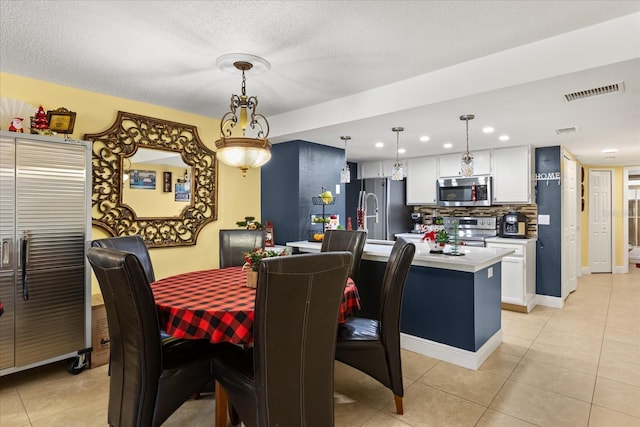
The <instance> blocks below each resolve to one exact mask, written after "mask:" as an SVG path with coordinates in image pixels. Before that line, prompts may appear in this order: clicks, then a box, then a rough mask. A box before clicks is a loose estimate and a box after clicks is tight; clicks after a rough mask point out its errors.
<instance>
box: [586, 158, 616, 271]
mask: <svg viewBox="0 0 640 427" xmlns="http://www.w3.org/2000/svg"><path fill="white" fill-rule="evenodd" d="M583 167H584V211H583V212H582V214H581V226H582V266H583V267H589V170H591V169H594V170H607V171H611V210H612V216H611V221H612V222H611V231H612V238H613V239H615V242H616V247H615V251H614V253H613V259H612V262H613V265H612V268H613V269H615V268H616V267H622V266H623V262H624V259H623V258H624V253H623V249H624V248H623V247H622V243H623V241H624V238H623V235H622V232H623V226H624V221H626V220H627V218H626V216H624V212H625V209H624V206H622V204H623V202H624V191H625V189H624V188H623V186H622V184H623V182H624V181H623V178H624V175H623V174H624V168H623V167H613V166H595V165H591V166H583Z"/></svg>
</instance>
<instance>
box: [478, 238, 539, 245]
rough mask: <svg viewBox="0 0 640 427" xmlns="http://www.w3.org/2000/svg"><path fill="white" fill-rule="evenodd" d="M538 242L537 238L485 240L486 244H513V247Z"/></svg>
mask: <svg viewBox="0 0 640 427" xmlns="http://www.w3.org/2000/svg"><path fill="white" fill-rule="evenodd" d="M536 240H538V239H537V238H535V237H527V238H525V239H519V238H515V237H487V238H486V239H484V241H485V242H492V243H493V242H495V243H511V244H513V245H524V244H526V243H528V242H531V241H533V242H535V241H536Z"/></svg>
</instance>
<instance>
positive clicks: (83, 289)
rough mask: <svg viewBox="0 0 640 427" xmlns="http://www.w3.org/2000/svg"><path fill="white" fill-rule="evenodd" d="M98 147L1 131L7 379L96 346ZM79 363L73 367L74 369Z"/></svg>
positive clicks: (2, 330) (1, 333) (2, 354)
mask: <svg viewBox="0 0 640 427" xmlns="http://www.w3.org/2000/svg"><path fill="white" fill-rule="evenodd" d="M90 237H91V147H90V144H89V143H87V142H83V141H66V140H64V139H62V138H60V137H43V136H36V135H29V134H24V135H23V134H19V133H14V132H5V131H2V132H1V133H0V242H1V247H0V300H1V301H2V304H3V306H4V314H3V315H2V316H0V376H2V375H5V374H11V373H13V372H16V371H20V370H24V369H27V368H31V367H34V366H38V365H42V364H45V363H50V362H54V361H57V360H64V359H71V363H70V365H69V366H70V367H69V368H68V369H69V372H72V369H73V373H77V371H76V369H79V370H81V369H83V368H84V366H86V365H83V364H82V363H78V364H75V362H74V360H75V359H77V362H80V361H81V359H82V361H84V359H85V356H84V355H85V353H86V352H87V351H88V350H89V347H90V346H91V295H90V294H91V277H90V271H89V268H88V264H87V262H86V258H85V249H86V246H87V242H88V240H89V239H90ZM72 364H73V367H71V366H72Z"/></svg>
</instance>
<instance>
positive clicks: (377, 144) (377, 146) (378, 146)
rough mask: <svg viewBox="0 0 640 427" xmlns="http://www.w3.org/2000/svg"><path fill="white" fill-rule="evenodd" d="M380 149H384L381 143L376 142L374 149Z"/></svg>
mask: <svg viewBox="0 0 640 427" xmlns="http://www.w3.org/2000/svg"><path fill="white" fill-rule="evenodd" d="M382 147H384V143H383V142H376V148H382Z"/></svg>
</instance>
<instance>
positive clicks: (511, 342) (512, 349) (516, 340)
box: [498, 333, 533, 358]
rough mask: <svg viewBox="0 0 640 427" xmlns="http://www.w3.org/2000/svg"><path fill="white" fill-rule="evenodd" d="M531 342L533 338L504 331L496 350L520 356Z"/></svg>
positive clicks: (522, 355)
mask: <svg viewBox="0 0 640 427" xmlns="http://www.w3.org/2000/svg"><path fill="white" fill-rule="evenodd" d="M531 344H533V339H526V338H522V337H519V336H517V335H509V334H506V333H504V334H503V335H502V344H500V346H499V347H498V350H500V351H503V352H505V353H509V354H512V355H514V356H517V357H520V358H522V357H524V355H525V354H526V352H527V351H528V350H529V347H531Z"/></svg>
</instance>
